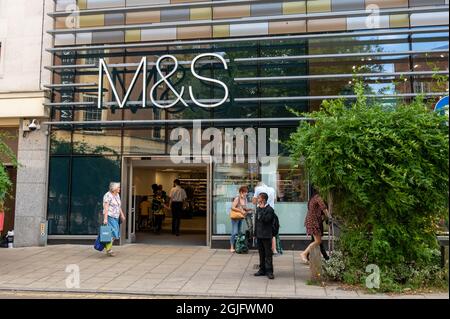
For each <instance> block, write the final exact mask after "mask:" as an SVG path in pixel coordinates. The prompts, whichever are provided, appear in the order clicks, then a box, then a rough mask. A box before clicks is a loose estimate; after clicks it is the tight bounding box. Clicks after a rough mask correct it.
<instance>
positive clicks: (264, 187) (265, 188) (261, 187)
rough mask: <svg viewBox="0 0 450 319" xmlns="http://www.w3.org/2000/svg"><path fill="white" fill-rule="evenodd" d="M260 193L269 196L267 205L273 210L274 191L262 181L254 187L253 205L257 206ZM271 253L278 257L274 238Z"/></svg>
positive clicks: (274, 238)
mask: <svg viewBox="0 0 450 319" xmlns="http://www.w3.org/2000/svg"><path fill="white" fill-rule="evenodd" d="M261 193H266V194H267V195H268V196H269V199H268V200H267V203H268V204H269V205H270V207H272V209H274V210H275V197H276V196H275V195H276V193H275V189H274V188H273V187H271V186H267V185H266V184H265V183H264V182H263V181H259V182H258V184H257V185H256V187H255V193H254V195H253V199H252V202H253V204H254V205H256V204H257V198H258V195H259V194H261ZM272 252H273V254H274V255H278V251H277V240H276V237H273V238H272Z"/></svg>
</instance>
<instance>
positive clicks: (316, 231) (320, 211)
mask: <svg viewBox="0 0 450 319" xmlns="http://www.w3.org/2000/svg"><path fill="white" fill-rule="evenodd" d="M328 216H329V212H328V209H327V206H326V204H325V202H324V201H323V199H322V197H321V196H320V195H319V192H318V191H317V189H315V188H313V189H312V192H311V198H310V199H309V201H308V212H307V214H306V217H305V227H306V233H307V234H308V235H311V239H312V242H311V243H310V244H309V246H308V247H307V248H306V249H305V250H304V251H303V252H302V253H301V254H300V258H301V260H302V261H303V262H304V263H307V262H308V258H309V254H310V253H311V250H312V249H314V248H315V247H317V246H319V247H320V251H321V253H322V256H323V257H324V258H325V259H326V260H328V259H329V257H328V254H327V251H326V249H325V247H324V245H323V243H322V236H323V222H324V219H325V217H328Z"/></svg>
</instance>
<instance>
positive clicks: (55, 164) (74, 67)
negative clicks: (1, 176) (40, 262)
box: [0, 0, 448, 249]
mask: <svg viewBox="0 0 450 319" xmlns="http://www.w3.org/2000/svg"><path fill="white" fill-rule="evenodd" d="M48 2H52V1H48ZM52 5H53V6H54V7H53V10H51V12H50V13H49V14H48V17H49V18H51V20H52V25H50V26H49V27H48V28H47V29H46V30H47V32H48V35H51V36H52V39H53V45H50V46H47V47H46V51H45V52H47V53H48V54H50V55H51V57H52V58H51V60H52V61H53V62H52V63H49V64H46V66H45V70H48V71H51V73H52V79H51V81H48V82H47V84H46V86H45V87H46V89H47V90H48V94H49V95H48V96H49V98H50V100H49V101H47V102H45V103H44V105H45V107H48V108H49V110H50V120H49V121H48V122H46V123H44V124H45V125H44V126H45V127H47V126H48V129H47V128H46V129H44V130H43V131H45V132H47V133H48V138H47V140H46V141H48V145H49V147H48V157H46V159H48V174H47V176H46V179H45V183H46V187H47V189H46V190H45V192H44V191H42V189H40V188H39V189H36V190H37V191H38V193H39V195H41V194H45V196H46V199H45V201H46V205H45V207H46V208H45V219H46V220H48V235H49V242H61V241H76V240H92V238H94V237H95V235H96V234H97V231H98V226H99V222H100V220H101V210H102V196H103V194H104V193H105V192H106V191H107V189H108V184H109V182H111V181H120V182H121V183H122V207H123V210H124V211H125V212H126V214H127V221H126V223H125V224H124V225H123V226H124V227H122V238H121V242H122V243H129V242H135V241H137V242H146V240H147V239H148V238H147V237H145V234H143V233H144V230H143V229H145V227H140V226H141V225H140V223H141V218H140V216H139V215H140V213H142V212H140V209H139V208H140V205H139V204H140V202H141V201H142V200H143V198H144V197H145V196H152V191H151V187H150V186H151V185H152V184H160V185H162V186H163V189H164V190H166V191H167V192H168V190H169V189H170V187H171V186H172V185H171V184H172V183H171V182H172V180H173V179H175V178H179V179H181V181H182V183H183V184H184V186H185V188H186V189H189V190H190V191H189V193H190V198H191V199H192V201H191V203H190V205H191V208H192V211H195V213H194V214H193V215H194V218H192V219H190V220H189V219H186V220H183V221H182V224H183V223H184V224H185V225H188V224H190V225H191V224H195V223H193V222H192V220H201V222H200V224H199V225H200V226H199V225H193V226H192V229H191V230H193V229H195V230H196V231H197V232H198V231H199V230H200V231H201V233H202V236H203V237H202V243H203V244H204V245H208V246H210V247H225V245H229V244H228V238H229V233H230V231H231V224H230V221H229V217H228V213H229V209H230V207H231V201H232V199H233V197H234V196H236V195H237V190H238V189H239V187H240V186H242V185H245V186H248V187H249V189H250V196H251V193H252V192H253V191H254V188H255V186H256V184H257V182H258V181H263V182H264V183H265V184H267V185H269V186H271V187H273V188H274V189H275V190H276V194H277V201H276V203H275V211H276V213H277V215H278V216H279V219H280V225H281V228H280V233H281V236H282V239H283V241H284V243H285V248H293V249H297V248H301V247H302V246H303V244H304V243H305V241H307V240H308V238H307V237H306V234H305V228H304V224H303V222H304V217H305V214H306V205H307V201H308V198H309V182H308V179H307V172H306V171H305V169H304V168H303V167H302V165H301V163H296V164H295V165H293V164H292V163H291V162H290V160H289V156H288V155H289V154H288V153H287V151H286V147H285V146H284V144H283V142H285V141H286V140H287V139H288V137H289V135H290V134H291V133H292V132H293V131H295V130H296V127H297V126H298V124H299V122H300V121H303V120H308V119H307V116H305V117H300V116H299V115H298V114H299V113H308V112H311V111H313V110H317V109H318V108H319V107H320V104H321V102H322V101H323V100H326V99H333V98H336V97H344V98H345V99H346V100H349V101H350V100H352V99H354V98H355V96H354V94H353V93H352V92H353V91H352V85H353V79H354V77H355V76H357V77H360V78H363V79H364V82H365V83H366V90H367V96H368V97H369V98H373V99H380V100H382V101H383V103H386V104H389V103H395V102H396V101H398V100H399V99H400V100H410V99H412V98H414V97H415V96H417V95H419V94H423V95H425V97H426V98H427V99H433V100H434V99H438V98H439V97H440V96H443V95H446V94H448V93H447V92H446V90H448V88H436V87H435V86H434V85H433V82H434V81H433V75H434V74H441V75H442V74H448V0H432V1H430V0H427V1H425V0H409V1H408V0H308V1H264V0H262V1H249V0H230V1H222V0H219V1H210V0H197V1H194V0H78V1H76V0H55V1H54V3H52ZM0 38H1V37H0ZM355 73H356V75H355ZM99 106H100V107H99ZM45 132H44V133H45ZM44 133H42V134H44ZM30 136H31V134H30ZM43 143H44V142H43ZM46 143H47V142H46ZM42 145H44V144H42ZM42 154H43V153H42ZM19 157H20V156H19ZM45 165H47V164H45ZM42 185H44V183H43V184H42ZM20 196H22V195H21V194H19V193H18V194H17V198H20ZM197 213H198V214H197ZM16 215H17V212H16ZM42 217H43V216H39V218H37V219H30V223H31V224H32V225H33V227H37V223H38V219H39V222H40V221H41V219H42ZM188 217H192V216H188ZM197 217H199V218H197ZM200 217H201V218H200ZM168 218H170V213H168ZM16 220H17V217H16ZM17 231H19V232H20V231H21V229H17ZM193 233H195V231H194V232H193ZM18 236H19V234H18ZM181 237H183V236H181ZM146 238H147V239H146ZM186 238H187V237H186ZM152 240H153V239H152V238H150V239H149V242H151V241H152Z"/></svg>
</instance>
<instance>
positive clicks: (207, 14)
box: [191, 8, 212, 20]
mask: <svg viewBox="0 0 450 319" xmlns="http://www.w3.org/2000/svg"><path fill="white" fill-rule="evenodd" d="M211 19H212V10H211V8H192V9H191V20H211Z"/></svg>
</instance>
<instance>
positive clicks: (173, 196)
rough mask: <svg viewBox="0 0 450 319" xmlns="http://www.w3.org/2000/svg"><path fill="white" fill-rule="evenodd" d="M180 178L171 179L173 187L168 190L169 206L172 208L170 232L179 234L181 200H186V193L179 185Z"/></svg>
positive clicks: (181, 210) (181, 209)
mask: <svg viewBox="0 0 450 319" xmlns="http://www.w3.org/2000/svg"><path fill="white" fill-rule="evenodd" d="M180 184H181V183H180V180H179V179H176V180H174V181H173V188H172V189H171V190H170V194H169V197H170V202H169V207H170V208H171V210H172V234H173V235H176V236H180V222H181V214H182V213H183V202H184V201H185V200H186V198H187V195H186V192H185V191H184V189H182V188H181V186H180Z"/></svg>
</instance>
